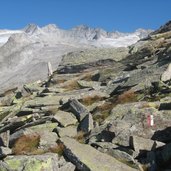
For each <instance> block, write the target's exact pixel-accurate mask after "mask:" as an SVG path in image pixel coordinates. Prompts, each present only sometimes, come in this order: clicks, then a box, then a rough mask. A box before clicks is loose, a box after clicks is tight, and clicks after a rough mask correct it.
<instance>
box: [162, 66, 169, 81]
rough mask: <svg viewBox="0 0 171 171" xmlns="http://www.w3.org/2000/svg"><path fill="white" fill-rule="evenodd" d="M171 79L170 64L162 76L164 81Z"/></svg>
mask: <svg viewBox="0 0 171 171" xmlns="http://www.w3.org/2000/svg"><path fill="white" fill-rule="evenodd" d="M170 79H171V64H169V66H168V68H167V70H166V71H165V72H164V73H163V74H162V75H161V80H162V81H164V82H165V81H169V80H170Z"/></svg>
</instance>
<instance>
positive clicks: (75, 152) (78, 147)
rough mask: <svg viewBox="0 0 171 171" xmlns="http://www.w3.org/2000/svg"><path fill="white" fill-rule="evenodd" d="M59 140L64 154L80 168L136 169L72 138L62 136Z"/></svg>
mask: <svg viewBox="0 0 171 171" xmlns="http://www.w3.org/2000/svg"><path fill="white" fill-rule="evenodd" d="M61 142H62V143H63V144H64V146H65V149H64V154H65V155H66V156H67V158H68V159H69V160H70V161H71V162H73V163H74V164H75V165H76V167H77V168H78V169H80V170H87V171H88V170H92V171H99V170H109V171H113V170H117V171H123V170H124V171H134V170H137V169H134V168H131V167H129V166H127V165H126V164H123V163H121V162H119V161H118V160H116V159H115V158H113V157H111V156H109V155H107V154H103V153H101V152H99V151H98V150H96V149H94V148H93V147H91V146H89V145H84V144H80V143H78V142H77V141H75V140H74V139H71V138H68V137H63V138H61Z"/></svg>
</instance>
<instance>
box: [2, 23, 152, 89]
mask: <svg viewBox="0 0 171 171" xmlns="http://www.w3.org/2000/svg"><path fill="white" fill-rule="evenodd" d="M150 32H151V31H150V30H143V29H139V30H137V31H135V32H134V33H120V32H107V31H105V30H103V29H99V28H90V27H87V26H84V25H81V26H77V27H75V28H72V29H70V30H63V29H60V28H58V27H57V26H56V25H54V24H50V25H47V26H44V27H42V28H40V27H39V26H37V25H34V24H29V25H28V26H26V27H25V28H24V29H21V30H0V68H1V70H0V88H1V90H3V89H6V88H9V86H11V85H12V87H13V86H14V85H16V86H18V85H21V84H23V83H26V82H28V81H35V80H38V79H45V78H46V77H47V63H48V62H49V61H50V62H51V64H52V67H53V68H54V69H56V68H57V67H58V65H59V63H60V61H61V59H62V55H64V54H66V53H68V52H73V51H78V50H82V49H85V48H86V49H87V48H111V47H112V48H113V47H127V46H129V45H132V44H134V43H136V42H137V41H138V40H140V38H144V37H146V36H147V35H148V34H149V33H150Z"/></svg>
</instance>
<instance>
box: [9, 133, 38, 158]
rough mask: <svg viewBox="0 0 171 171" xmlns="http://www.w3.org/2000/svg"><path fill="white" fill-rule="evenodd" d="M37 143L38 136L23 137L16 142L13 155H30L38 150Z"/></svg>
mask: <svg viewBox="0 0 171 171" xmlns="http://www.w3.org/2000/svg"><path fill="white" fill-rule="evenodd" d="M39 142H40V136H39V135H38V134H32V135H23V136H21V137H19V138H18V139H17V140H16V142H15V144H14V146H13V148H12V152H13V153H14V154H15V155H20V154H27V153H32V152H34V151H35V150H36V149H37V148H38V146H39Z"/></svg>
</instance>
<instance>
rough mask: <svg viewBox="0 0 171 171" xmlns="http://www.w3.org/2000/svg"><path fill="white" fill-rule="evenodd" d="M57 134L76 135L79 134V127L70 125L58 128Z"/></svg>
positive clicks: (62, 135) (61, 135)
mask: <svg viewBox="0 0 171 171" xmlns="http://www.w3.org/2000/svg"><path fill="white" fill-rule="evenodd" d="M57 134H58V135H59V136H60V137H65V136H68V137H76V136H77V127H76V126H68V127H66V128H59V127H58V128H57Z"/></svg>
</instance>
